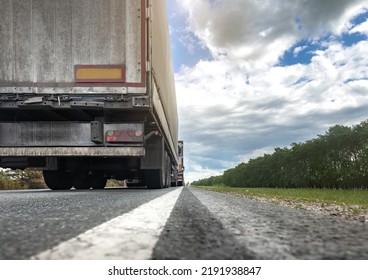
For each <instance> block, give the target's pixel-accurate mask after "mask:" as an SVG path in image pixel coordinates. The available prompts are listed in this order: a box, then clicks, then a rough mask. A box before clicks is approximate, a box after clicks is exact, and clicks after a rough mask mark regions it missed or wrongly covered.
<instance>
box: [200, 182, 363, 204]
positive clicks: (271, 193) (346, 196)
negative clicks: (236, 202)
mask: <svg viewBox="0 0 368 280" xmlns="http://www.w3.org/2000/svg"><path fill="white" fill-rule="evenodd" d="M198 188H202V189H206V190H210V191H217V192H226V193H237V194H242V195H245V196H256V197H269V198H280V199H294V200H300V201H305V202H317V203H318V202H319V203H326V204H337V205H344V206H350V205H359V206H362V207H364V208H367V207H368V190H330V189H271V188H270V189H266V188H230V187H225V186H212V187H202V186H201V187H198Z"/></svg>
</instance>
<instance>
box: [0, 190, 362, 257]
mask: <svg viewBox="0 0 368 280" xmlns="http://www.w3.org/2000/svg"><path fill="white" fill-rule="evenodd" d="M367 230H368V227H367V225H366V224H361V223H358V222H350V221H344V220H340V219H338V218H336V217H329V216H321V215H317V214H314V213H311V212H308V211H305V210H297V209H291V208H287V207H282V206H276V205H271V204H268V203H263V202H258V201H254V200H249V199H246V198H242V197H236V196H233V195H227V194H220V193H214V192H209V191H205V190H200V189H196V188H191V187H189V188H188V187H185V188H170V189H164V190H146V189H139V188H137V189H107V190H100V191H95V190H89V191H65V192H64V191H62V192H54V191H49V190H40V191H2V192H0V259H9V260H12V259H73V258H75V259H158V260H163V259H190V260H193V259H225V260H229V259H368V234H367V232H368V231H367ZM82 251H83V252H82Z"/></svg>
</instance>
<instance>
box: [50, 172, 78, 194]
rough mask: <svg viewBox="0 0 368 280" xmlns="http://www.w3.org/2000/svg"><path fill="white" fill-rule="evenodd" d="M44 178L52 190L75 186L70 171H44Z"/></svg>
mask: <svg viewBox="0 0 368 280" xmlns="http://www.w3.org/2000/svg"><path fill="white" fill-rule="evenodd" d="M43 178H44V180H45V183H46V185H47V186H48V187H49V189H51V190H70V189H71V187H72V186H73V177H72V175H71V174H70V173H68V172H66V171H62V170H57V171H49V170H44V171H43Z"/></svg>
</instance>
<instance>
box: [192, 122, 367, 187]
mask: <svg viewBox="0 0 368 280" xmlns="http://www.w3.org/2000/svg"><path fill="white" fill-rule="evenodd" d="M193 185H197V186H199V185H201V186H214V185H224V186H228V187H238V188H244V187H245V188H291V189H295V188H297V189H298V188H312V189H313V188H318V189H345V190H348V189H360V190H363V189H364V190H368V121H364V122H362V123H360V124H359V125H355V126H352V127H346V126H342V125H336V126H334V127H331V128H330V129H329V130H328V131H327V132H326V133H325V134H324V135H319V136H318V137H317V138H316V139H313V140H309V141H306V142H305V143H293V144H291V147H290V148H289V147H284V148H276V149H275V152H274V153H273V154H265V155H263V156H262V157H258V158H256V159H252V160H250V161H249V162H247V163H241V164H239V165H238V166H236V167H235V168H232V169H229V170H226V171H225V172H224V174H223V175H222V176H216V177H211V178H208V179H203V180H199V181H196V182H194V183H193Z"/></svg>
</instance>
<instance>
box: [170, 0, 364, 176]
mask: <svg viewBox="0 0 368 280" xmlns="http://www.w3.org/2000/svg"><path fill="white" fill-rule="evenodd" d="M167 6H168V17H169V28H170V36H171V48H172V50H171V51H172V57H173V64H174V69H175V82H176V93H177V100H178V111H179V122H180V133H179V134H180V135H179V137H180V139H182V140H184V145H185V168H186V172H185V178H186V181H190V182H191V181H194V180H198V179H202V178H208V177H210V176H214V175H221V174H222V173H223V171H225V170H227V169H229V168H233V167H235V166H236V165H238V164H240V163H241V162H247V161H248V160H249V159H252V158H257V157H259V156H263V155H264V154H265V153H272V152H273V151H274V149H275V148H277V147H287V146H290V145H291V144H292V143H300V142H305V141H307V140H309V139H313V138H316V137H317V136H318V135H320V134H324V133H325V131H327V130H328V128H329V127H331V126H333V125H336V124H341V125H347V126H351V125H354V124H358V123H360V122H361V121H363V120H366V119H368V0H367V1H366V0H364V1H362V0H167Z"/></svg>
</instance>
